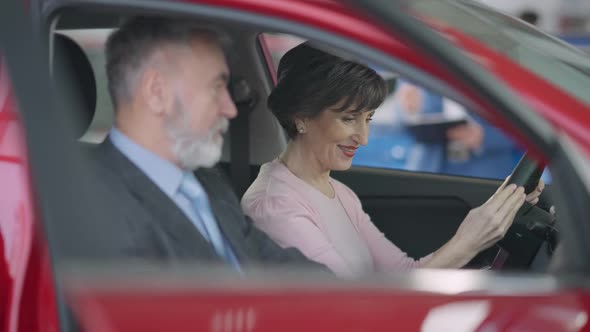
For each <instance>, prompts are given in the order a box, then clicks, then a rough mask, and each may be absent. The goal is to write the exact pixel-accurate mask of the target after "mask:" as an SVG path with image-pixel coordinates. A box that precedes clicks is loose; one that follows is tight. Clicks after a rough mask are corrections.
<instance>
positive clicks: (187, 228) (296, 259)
mask: <svg viewBox="0 0 590 332" xmlns="http://www.w3.org/2000/svg"><path fill="white" fill-rule="evenodd" d="M91 150H92V151H90V152H89V155H90V160H91V161H92V163H91V165H92V166H93V168H94V171H93V172H92V173H93V174H95V175H96V177H95V178H94V180H93V181H90V183H87V184H86V185H92V186H93V187H94V189H95V190H94V192H95V194H94V195H96V196H98V197H97V200H96V203H97V204H98V205H99V206H98V207H96V209H95V210H94V211H93V214H92V215H90V213H89V215H88V218H84V219H85V220H80V221H78V222H76V223H75V224H73V225H72V224H69V226H68V227H67V230H63V231H66V232H68V233H70V234H69V236H68V239H67V240H65V242H64V241H60V242H61V243H60V246H59V247H60V249H61V252H60V254H62V255H65V256H66V257H68V258H73V259H78V260H79V259H83V260H85V261H88V260H93V259H98V260H106V261H112V260H114V261H118V260H125V259H139V260H145V261H148V262H155V263H165V264H168V263H175V262H188V261H200V262H210V263H223V259H222V258H220V257H219V256H218V255H217V254H216V253H215V251H214V249H213V247H212V246H211V245H210V244H209V243H208V242H207V240H205V238H203V236H202V235H201V233H200V232H199V231H198V230H197V228H196V227H195V226H194V225H193V223H192V222H191V221H190V219H188V218H187V217H186V215H185V214H184V213H183V212H182V210H180V209H179V208H178V207H177V206H176V204H175V203H174V202H173V201H172V200H171V199H170V198H169V197H168V196H167V195H166V194H165V193H164V192H162V191H161V190H160V189H159V188H158V186H157V185H156V184H155V183H153V182H152V181H151V180H150V179H149V178H148V177H147V175H145V174H144V173H143V172H142V171H141V170H140V169H139V168H137V167H136V166H135V165H134V164H133V163H132V162H131V161H130V160H129V159H127V157H126V156H125V155H123V154H122V153H121V152H120V151H119V150H118V149H117V148H116V147H115V146H114V145H113V144H112V143H111V141H110V140H109V139H107V140H105V142H104V143H102V144H101V145H99V146H97V147H92V148H91ZM195 175H196V176H197V178H198V179H199V181H200V182H201V184H202V185H203V187H204V189H205V190H206V192H207V194H208V197H209V201H210V204H211V209H212V212H213V214H214V216H215V217H216V219H217V222H218V223H219V226H220V229H221V231H222V232H223V234H224V235H225V238H226V239H227V240H228V241H229V243H230V244H231V246H232V248H233V250H234V252H235V254H236V256H237V258H238V260H239V261H240V263H241V264H242V266H247V265H249V264H257V265H260V264H264V265H275V264H283V263H295V264H304V265H317V267H320V268H322V269H324V267H323V265H319V264H316V263H313V262H311V261H309V260H308V259H307V258H306V257H305V256H303V254H301V252H299V251H298V250H297V249H293V248H291V249H282V248H281V247H279V246H278V245H277V244H276V243H275V242H273V241H272V240H271V239H270V238H269V237H268V236H267V235H266V234H264V233H263V232H262V231H260V230H258V229H257V228H256V227H254V226H253V223H252V221H251V220H250V218H249V217H247V216H245V215H244V214H243V212H242V209H241V207H240V203H239V201H238V198H237V197H236V195H235V194H234V192H233V190H232V188H231V187H230V185H229V184H228V182H227V181H226V179H225V177H224V176H223V175H222V173H221V172H219V171H218V170H216V169H202V168H201V169H199V170H197V171H196V172H195Z"/></svg>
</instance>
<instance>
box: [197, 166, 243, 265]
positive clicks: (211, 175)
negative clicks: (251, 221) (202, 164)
mask: <svg viewBox="0 0 590 332" xmlns="http://www.w3.org/2000/svg"><path fill="white" fill-rule="evenodd" d="M195 176H196V177H197V178H198V179H199V182H201V185H202V186H203V188H204V189H205V191H206V192H207V196H208V197H209V204H210V206H211V212H212V213H213V216H214V217H215V220H216V221H217V224H218V225H219V228H220V230H221V232H222V233H223V235H224V236H225V238H226V239H227V241H229V243H230V244H231V246H232V249H233V250H234V253H235V254H236V256H237V257H238V259H239V260H240V262H244V261H246V260H247V259H248V258H249V257H248V254H247V253H248V252H249V251H250V250H249V249H248V248H247V243H246V241H244V232H245V228H246V225H245V220H244V214H243V213H242V209H241V207H240V204H239V202H238V201H237V197H235V195H234V192H233V191H232V190H231V188H227V190H221V189H225V188H226V186H223V184H224V183H225V181H224V180H223V179H215V177H220V176H219V174H216V172H213V171H211V170H207V169H198V170H197V171H195Z"/></svg>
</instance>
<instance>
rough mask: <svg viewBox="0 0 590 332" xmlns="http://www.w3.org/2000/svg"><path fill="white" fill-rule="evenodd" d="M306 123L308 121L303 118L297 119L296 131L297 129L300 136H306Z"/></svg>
mask: <svg viewBox="0 0 590 332" xmlns="http://www.w3.org/2000/svg"><path fill="white" fill-rule="evenodd" d="M305 122H306V121H305V119H304V118H301V117H296V118H295V129H297V132H298V133H299V134H305V132H306V131H307V128H306V125H305Z"/></svg>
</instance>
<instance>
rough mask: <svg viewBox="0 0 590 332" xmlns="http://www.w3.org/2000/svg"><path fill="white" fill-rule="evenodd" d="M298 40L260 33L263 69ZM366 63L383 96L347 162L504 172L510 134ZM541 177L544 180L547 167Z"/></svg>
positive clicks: (513, 150)
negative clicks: (365, 137) (365, 139)
mask: <svg viewBox="0 0 590 332" xmlns="http://www.w3.org/2000/svg"><path fill="white" fill-rule="evenodd" d="M304 41H305V40H304V39H301V38H298V37H296V36H293V35H289V34H276V33H273V34H270V33H264V34H261V36H260V42H261V43H264V45H265V47H266V48H267V49H268V51H269V53H270V57H271V59H270V60H271V61H270V62H271V67H270V68H268V69H269V70H270V71H271V72H272V71H276V69H277V68H278V64H279V61H280V58H281V57H282V55H284V54H285V53H286V52H287V51H288V50H290V49H291V48H293V47H295V46H297V45H299V44H300V43H302V42H304ZM368 65H369V66H371V65H370V64H368ZM371 67H372V68H373V69H375V70H376V71H377V73H379V74H380V75H381V76H382V78H383V79H384V80H385V82H386V84H387V88H388V96H387V97H386V99H385V101H384V103H383V104H382V105H381V106H380V107H379V108H377V110H376V112H375V115H374V116H373V118H372V122H371V125H370V134H369V143H368V144H367V145H366V146H364V147H361V148H360V149H359V150H358V152H357V153H356V154H355V157H354V160H353V165H356V166H365V167H375V168H384V169H397V170H405V171H412V172H428V173H435V174H447V175H457V176H467V177H476V178H489V179H500V180H504V179H505V178H506V177H507V176H508V175H510V172H511V171H512V169H513V168H514V166H515V165H516V164H517V163H518V161H519V160H520V158H521V157H522V155H523V154H524V150H523V149H522V148H521V147H520V146H519V145H518V144H517V143H516V142H515V141H514V140H513V139H512V138H510V137H509V136H508V135H506V134H505V133H504V132H502V131H501V130H500V129H498V128H496V127H494V126H493V125H491V124H490V123H489V122H488V121H486V120H485V119H483V118H482V117H480V116H478V115H476V114H475V113H473V112H471V111H470V110H469V109H468V108H467V107H465V106H464V105H462V104H460V103H458V102H456V101H454V100H452V99H450V98H448V97H445V96H443V95H440V94H438V93H436V92H432V91H431V90H429V89H427V88H424V87H422V86H420V85H416V84H412V83H410V82H409V80H407V79H405V78H404V77H403V76H400V75H399V74H397V73H394V72H392V71H390V70H383V69H381V68H379V67H376V66H371ZM543 179H544V181H545V182H546V183H550V181H551V177H550V175H549V171H546V172H545V175H544V178H543Z"/></svg>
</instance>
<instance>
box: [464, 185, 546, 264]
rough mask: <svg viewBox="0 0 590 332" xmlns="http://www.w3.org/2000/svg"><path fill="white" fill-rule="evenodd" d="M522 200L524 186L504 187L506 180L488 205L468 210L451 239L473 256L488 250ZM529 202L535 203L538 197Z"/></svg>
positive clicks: (510, 221) (506, 229)
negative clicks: (469, 251)
mask: <svg viewBox="0 0 590 332" xmlns="http://www.w3.org/2000/svg"><path fill="white" fill-rule="evenodd" d="M525 199H526V195H525V194H524V188H523V187H517V186H516V185H514V184H511V185H508V186H506V181H505V182H504V183H503V184H502V185H501V186H500V188H498V191H496V193H495V194H494V195H493V196H492V197H490V199H489V200H488V201H487V202H485V203H484V204H483V205H481V206H479V207H477V208H474V209H472V210H471V211H469V213H468V214H467V216H466V217H465V219H464V220H463V222H462V223H461V225H460V226H459V229H458V230H457V233H456V235H455V238H454V240H456V241H459V242H460V243H461V244H462V247H463V248H466V249H467V250H471V252H472V253H478V252H480V251H482V250H484V249H487V248H489V247H491V246H492V245H493V244H495V243H496V242H498V241H499V240H501V239H502V238H503V237H504V235H506V232H507V231H508V229H509V228H510V226H511V225H512V222H513V221H514V217H515V215H516V212H517V211H518V209H520V207H521V206H522V204H523V203H524V201H525ZM532 199H533V201H534V200H538V195H537V196H534V197H533V198H532Z"/></svg>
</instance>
